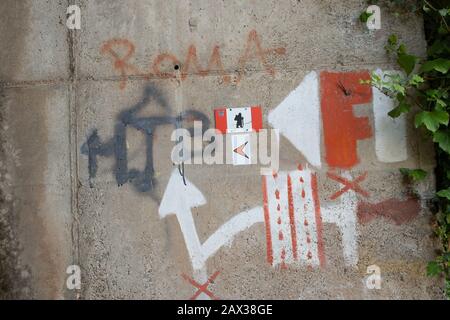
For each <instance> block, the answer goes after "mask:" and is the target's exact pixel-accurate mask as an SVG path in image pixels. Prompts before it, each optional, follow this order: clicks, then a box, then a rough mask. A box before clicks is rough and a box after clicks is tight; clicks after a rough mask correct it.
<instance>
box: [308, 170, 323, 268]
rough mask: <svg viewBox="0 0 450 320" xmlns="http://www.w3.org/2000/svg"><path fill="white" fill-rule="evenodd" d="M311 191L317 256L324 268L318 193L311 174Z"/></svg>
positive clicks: (314, 178)
mask: <svg viewBox="0 0 450 320" xmlns="http://www.w3.org/2000/svg"><path fill="white" fill-rule="evenodd" d="M311 189H312V195H313V201H314V211H315V217H316V228H317V253H318V256H319V263H320V266H321V267H322V268H323V267H324V266H325V254H324V249H323V239H322V215H321V212H320V201H319V192H318V187H317V176H316V174H315V173H314V174H312V173H311Z"/></svg>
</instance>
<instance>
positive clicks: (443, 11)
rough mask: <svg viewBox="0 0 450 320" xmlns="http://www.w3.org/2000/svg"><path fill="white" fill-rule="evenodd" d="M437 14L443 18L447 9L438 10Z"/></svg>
mask: <svg viewBox="0 0 450 320" xmlns="http://www.w3.org/2000/svg"><path fill="white" fill-rule="evenodd" d="M439 14H440V15H441V16H443V17H445V16H446V15H447V14H448V9H441V10H439Z"/></svg>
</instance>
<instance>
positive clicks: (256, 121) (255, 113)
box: [251, 106, 262, 132]
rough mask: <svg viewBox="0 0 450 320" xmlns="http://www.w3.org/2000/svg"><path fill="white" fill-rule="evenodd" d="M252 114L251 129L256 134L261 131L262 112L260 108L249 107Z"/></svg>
mask: <svg viewBox="0 0 450 320" xmlns="http://www.w3.org/2000/svg"><path fill="white" fill-rule="evenodd" d="M251 113H252V128H253V130H255V131H256V132H258V131H259V130H261V129H262V112H261V107H260V106H253V107H251Z"/></svg>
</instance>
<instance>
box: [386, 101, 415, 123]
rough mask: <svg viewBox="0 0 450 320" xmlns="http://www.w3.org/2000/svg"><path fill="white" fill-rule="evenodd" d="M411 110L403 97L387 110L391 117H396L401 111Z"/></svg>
mask: <svg viewBox="0 0 450 320" xmlns="http://www.w3.org/2000/svg"><path fill="white" fill-rule="evenodd" d="M409 110H411V105H410V104H409V103H408V102H406V100H405V99H402V100H401V101H399V103H398V106H397V107H395V108H394V109H392V110H391V111H389V112H388V115H389V116H390V117H391V118H398V117H400V115H401V114H402V113H407V112H409Z"/></svg>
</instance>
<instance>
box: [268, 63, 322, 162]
mask: <svg viewBox="0 0 450 320" xmlns="http://www.w3.org/2000/svg"><path fill="white" fill-rule="evenodd" d="M268 121H269V123H270V125H271V126H272V127H273V128H275V129H278V130H279V131H280V133H281V134H282V135H283V136H285V137H286V139H288V140H289V141H290V142H291V143H292V144H293V145H294V147H296V148H297V150H299V151H300V152H301V153H302V154H303V155H304V156H305V158H306V160H308V162H309V163H311V164H312V165H314V166H317V167H320V165H321V161H320V103H319V80H318V77H317V73H316V72H314V71H311V72H310V73H308V74H307V75H306V76H305V78H304V79H303V81H302V82H301V83H300V84H299V86H298V87H297V88H296V89H295V90H294V91H292V92H291V93H289V95H288V96H287V97H286V98H284V100H283V101H282V102H281V103H280V104H279V105H278V106H277V107H276V108H275V109H274V110H272V111H271V112H269V117H268Z"/></svg>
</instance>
